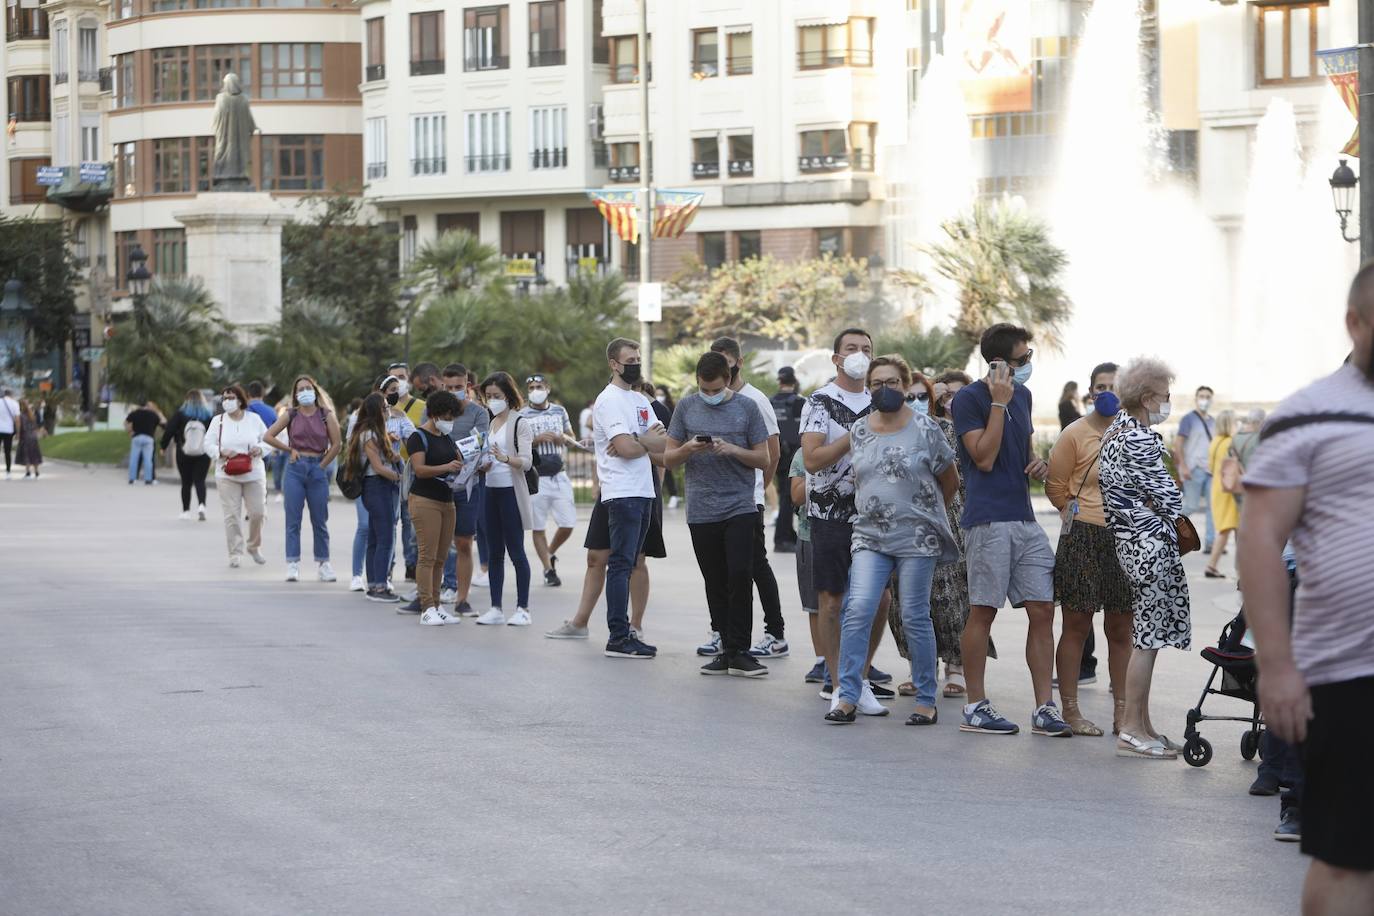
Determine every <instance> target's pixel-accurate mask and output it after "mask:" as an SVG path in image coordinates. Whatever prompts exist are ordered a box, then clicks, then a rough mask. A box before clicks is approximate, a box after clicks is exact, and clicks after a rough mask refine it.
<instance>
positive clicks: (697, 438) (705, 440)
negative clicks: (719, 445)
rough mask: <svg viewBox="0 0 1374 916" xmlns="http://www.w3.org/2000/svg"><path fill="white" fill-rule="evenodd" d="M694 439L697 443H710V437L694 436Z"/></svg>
mask: <svg viewBox="0 0 1374 916" xmlns="http://www.w3.org/2000/svg"><path fill="white" fill-rule="evenodd" d="M695 438H696V440H697V441H698V442H710V441H711V437H710V436H696V437H695Z"/></svg>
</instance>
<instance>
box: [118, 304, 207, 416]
mask: <svg viewBox="0 0 1374 916" xmlns="http://www.w3.org/2000/svg"><path fill="white" fill-rule="evenodd" d="M228 342H229V333H228V330H227V328H226V327H225V325H224V324H223V322H222V321H221V320H220V315H219V310H218V309H217V308H216V306H215V302H214V299H212V298H211V296H210V293H209V291H208V290H206V289H205V287H204V286H203V285H202V284H201V282H200V281H199V280H158V281H157V282H156V283H155V284H154V285H153V288H152V289H151V290H150V291H149V292H148V295H147V296H145V297H144V301H143V303H142V304H141V305H136V306H135V308H134V311H133V312H132V313H131V314H129V315H127V316H124V317H121V318H120V319H119V321H118V323H117V324H116V326H115V333H114V337H112V338H111V339H110V342H109V347H108V349H107V354H108V356H109V367H110V368H109V374H110V381H111V382H112V383H113V384H114V385H115V388H116V390H117V391H118V392H119V398H120V399H121V400H123V401H126V402H129V403H141V402H143V401H146V400H150V399H151V400H153V401H156V402H157V403H158V405H159V406H161V407H163V408H164V409H167V410H170V409H171V408H172V407H173V406H174V405H176V404H180V403H181V401H182V397H183V396H184V395H185V393H186V389H188V388H195V387H201V386H205V385H208V384H209V383H210V382H211V380H212V375H211V369H210V359H211V357H215V356H216V354H217V352H218V351H219V350H220V349H221V348H223V347H225V346H227V345H228Z"/></svg>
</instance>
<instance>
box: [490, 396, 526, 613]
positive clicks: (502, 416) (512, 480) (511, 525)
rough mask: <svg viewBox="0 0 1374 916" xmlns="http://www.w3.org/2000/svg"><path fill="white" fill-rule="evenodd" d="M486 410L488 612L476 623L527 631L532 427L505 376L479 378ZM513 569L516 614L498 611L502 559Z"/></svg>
mask: <svg viewBox="0 0 1374 916" xmlns="http://www.w3.org/2000/svg"><path fill="white" fill-rule="evenodd" d="M482 391H483V393H484V394H485V395H486V399H487V409H488V410H489V411H491V435H490V437H489V438H488V443H489V445H488V448H489V452H490V454H489V461H488V464H487V466H486V468H485V470H484V471H483V475H484V477H485V480H486V487H487V498H486V506H485V512H486V520H487V527H486V536H487V556H488V557H490V558H491V566H490V568H489V569H488V576H489V578H490V582H491V610H489V611H487V612H486V613H485V614H483V615H482V616H480V617H478V618H477V622H478V623H479V624H483V625H487V626H500V625H502V624H505V625H507V626H512V627H527V626H529V625H530V623H531V622H532V621H531V619H530V611H529V608H530V562H529V560H528V559H527V558H526V556H525V532H526V531H529V530H530V529H531V528H533V527H534V513H533V511H532V510H531V508H530V490H529V485H528V483H527V482H526V479H525V472H526V471H528V470H529V469H530V468H532V467H534V445H533V440H534V427H533V426H532V424H530V423H526V422H523V421H522V420H521V418H520V408H521V407H522V406H523V404H524V402H523V401H522V400H521V398H520V394H519V392H517V391H516V390H515V380H514V379H512V378H511V377H510V374H509V373H507V372H500V371H498V372H493V373H492V374H491V375H489V376H487V377H486V378H485V379H483V380H482ZM507 554H509V555H510V561H511V566H512V567H513V568H514V569H515V596H516V597H515V613H513V614H511V615H510V616H509V617H507V616H506V613H505V611H503V610H502V608H501V597H502V595H501V592H502V588H503V586H504V584H505V577H506V555H507Z"/></svg>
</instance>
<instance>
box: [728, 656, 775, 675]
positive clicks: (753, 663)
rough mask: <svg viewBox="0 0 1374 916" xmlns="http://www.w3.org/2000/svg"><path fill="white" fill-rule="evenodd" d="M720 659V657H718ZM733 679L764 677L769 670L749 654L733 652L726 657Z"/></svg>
mask: <svg viewBox="0 0 1374 916" xmlns="http://www.w3.org/2000/svg"><path fill="white" fill-rule="evenodd" d="M717 657H719V656H717ZM725 657H726V658H727V659H728V661H727V662H726V666H727V667H728V668H729V673H730V676H731V677H763V676H764V675H765V674H767V673H768V669H767V668H765V667H764V666H763V665H760V664H759V662H758V659H756V658H754V656H752V655H750V654H749V653H748V652H731V653H730V654H729V655H727V656H725Z"/></svg>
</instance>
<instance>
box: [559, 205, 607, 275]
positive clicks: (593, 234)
mask: <svg viewBox="0 0 1374 916" xmlns="http://www.w3.org/2000/svg"><path fill="white" fill-rule="evenodd" d="M566 219H567V240H568V241H567V245H568V250H567V252H566V260H567V263H568V273H569V275H572V274H574V273H576V271H577V270H578V269H579V268H585V267H592V266H593V265H592V263H591V262H593V261H595V262H596V264H603V263H605V261H606V228H607V226H606V221H605V220H604V219H602V218H601V213H600V212H599V211H598V210H597V209H596V208H595V207H578V208H575V209H569V210H567V211H566Z"/></svg>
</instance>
